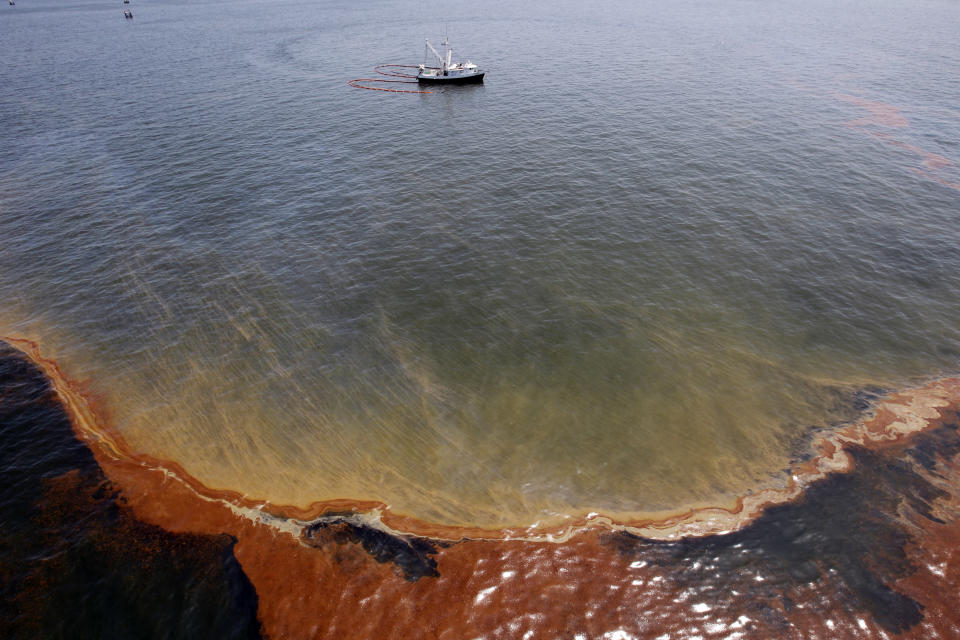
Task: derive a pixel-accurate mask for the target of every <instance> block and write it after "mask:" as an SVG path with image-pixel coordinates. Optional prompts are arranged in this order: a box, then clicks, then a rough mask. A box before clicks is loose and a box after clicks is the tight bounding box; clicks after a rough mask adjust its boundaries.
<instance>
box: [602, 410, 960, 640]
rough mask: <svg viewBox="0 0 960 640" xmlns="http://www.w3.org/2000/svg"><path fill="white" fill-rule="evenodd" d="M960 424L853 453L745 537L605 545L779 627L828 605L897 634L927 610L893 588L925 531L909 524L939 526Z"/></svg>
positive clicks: (625, 537) (953, 418)
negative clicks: (942, 467)
mask: <svg viewBox="0 0 960 640" xmlns="http://www.w3.org/2000/svg"><path fill="white" fill-rule="evenodd" d="M958 424H960V421H958V418H957V415H956V414H955V413H950V414H947V415H945V417H944V420H943V423H942V424H941V425H940V426H938V427H936V428H934V429H931V430H929V431H927V432H924V433H921V434H919V435H917V436H915V437H914V438H913V440H912V441H911V443H910V446H909V447H906V446H897V447H888V448H885V449H881V450H870V449H867V448H864V447H851V448H849V449H848V453H849V454H850V455H851V456H852V457H853V459H854V468H853V470H852V471H850V472H846V473H835V474H831V475H829V476H827V477H826V478H824V479H822V480H820V481H818V482H815V483H813V484H812V485H811V486H810V487H808V488H807V489H806V491H805V492H804V493H803V495H802V496H800V498H798V499H797V500H796V501H795V502H793V503H790V504H783V505H778V506H774V507H771V508H768V509H767V510H766V511H765V512H764V513H763V515H761V516H760V517H759V518H758V519H757V520H756V521H754V522H753V523H751V524H750V525H748V526H747V527H745V528H744V529H742V530H740V531H737V532H734V533H730V534H727V535H720V536H710V537H706V538H686V539H682V540H680V541H676V542H673V541H669V542H665V541H655V540H648V539H643V538H640V537H637V536H634V535H630V534H628V533H617V534H613V533H611V534H606V535H605V536H604V542H605V544H608V545H611V546H613V547H614V548H616V549H617V550H619V551H620V552H621V553H623V554H629V555H637V556H642V557H643V559H644V560H646V561H647V562H650V563H653V564H655V565H657V566H659V567H662V568H663V570H664V575H665V578H666V579H669V580H674V581H676V582H677V583H678V586H679V587H680V588H683V589H687V588H690V589H693V590H694V591H696V592H697V593H699V594H700V595H701V596H703V597H704V598H707V599H708V600H710V601H712V602H716V603H726V606H727V607H728V608H729V609H731V610H739V611H750V610H754V611H755V613H756V614H757V615H758V616H760V617H762V618H763V619H764V621H765V622H766V623H767V624H768V625H770V627H771V628H774V629H775V628H777V627H778V626H781V625H786V615H788V614H789V613H790V611H791V610H792V609H793V608H794V607H795V606H796V605H797V604H798V603H799V604H811V605H813V607H816V605H817V602H827V601H829V602H840V603H843V604H844V606H845V607H846V608H848V609H850V610H852V611H861V612H865V613H869V615H870V616H871V617H872V619H873V620H874V621H876V622H877V623H878V624H879V625H881V626H882V627H883V628H884V629H886V630H887V631H890V632H893V633H900V632H903V631H906V630H908V629H911V628H913V627H915V626H916V625H917V624H918V623H919V622H920V621H921V620H922V619H923V615H924V610H923V606H922V605H921V604H920V603H919V602H917V601H915V600H913V599H912V598H910V597H908V596H906V595H904V594H902V593H900V592H898V591H897V590H896V589H894V588H893V586H892V585H894V584H896V582H897V581H898V580H900V579H902V578H905V577H907V576H909V575H911V574H913V573H914V572H915V571H916V567H915V566H914V565H913V564H912V563H911V562H910V560H909V558H908V555H907V548H908V543H911V542H915V543H920V544H922V541H918V540H914V539H913V538H912V536H914V535H916V534H917V532H918V531H919V529H918V528H917V527H914V526H911V520H914V521H915V520H916V519H917V518H923V519H926V520H929V521H931V522H935V523H941V522H942V520H941V519H940V518H938V517H937V516H936V515H934V504H935V502H936V501H937V500H938V499H942V498H946V497H947V496H948V494H947V493H946V491H945V490H944V489H942V488H940V487H938V486H936V485H934V484H933V482H931V479H930V478H929V477H928V476H929V474H930V473H934V474H935V473H936V468H937V462H938V461H939V460H951V459H953V458H954V457H955V456H956V455H958V454H960V432H958ZM810 587H816V588H813V589H811V588H810ZM734 594H738V595H734ZM811 598H815V599H816V601H815V602H812V603H811V602H809V601H810V599H811ZM784 628H785V627H784Z"/></svg>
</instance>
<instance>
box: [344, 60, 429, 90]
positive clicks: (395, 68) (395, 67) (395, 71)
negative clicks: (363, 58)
mask: <svg viewBox="0 0 960 640" xmlns="http://www.w3.org/2000/svg"><path fill="white" fill-rule="evenodd" d="M416 68H418V67H417V65H415V64H378V65H377V66H375V67H374V68H373V70H374V71H375V72H377V73H379V74H380V75H382V76H393V77H395V78H412V80H384V79H383V78H356V79H354V80H348V81H347V84H348V85H350V86H351V87H353V88H355V89H369V90H370V91H389V92H390V93H433V91H419V90H416V91H414V90H412V89H388V88H386V87H367V86H364V85H362V84H357V83H359V82H363V83H369V82H396V83H398V84H419V83H418V82H417V76H415V75H410V74H409V73H404V72H403V71H399V69H416Z"/></svg>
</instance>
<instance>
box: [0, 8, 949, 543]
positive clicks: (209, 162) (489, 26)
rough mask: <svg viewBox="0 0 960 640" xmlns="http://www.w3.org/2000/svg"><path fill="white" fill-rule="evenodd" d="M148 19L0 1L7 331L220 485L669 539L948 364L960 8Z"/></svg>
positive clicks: (429, 514)
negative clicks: (442, 69) (36, 344)
mask: <svg viewBox="0 0 960 640" xmlns="http://www.w3.org/2000/svg"><path fill="white" fill-rule="evenodd" d="M131 8H132V10H133V12H134V15H135V18H134V20H132V21H129V20H124V18H123V16H122V9H123V5H121V4H120V3H119V2H104V1H96V2H94V1H89V0H20V2H18V4H17V5H16V6H15V7H6V6H4V7H3V10H2V11H0V42H2V43H3V61H2V67H0V87H2V89H0V240H2V251H0V300H3V304H2V306H0V334H2V335H18V336H27V337H31V338H35V339H38V340H39V341H40V342H41V344H42V345H43V347H44V349H45V351H46V352H47V353H49V354H50V355H52V356H54V357H56V358H58V359H59V360H60V361H61V362H62V363H63V365H64V366H65V367H66V369H67V371H68V372H69V373H70V374H71V375H73V376H74V377H77V378H87V379H89V380H90V384H91V387H92V389H94V390H95V391H96V392H97V393H99V394H100V395H101V396H102V398H103V400H104V404H105V405H106V406H107V407H108V409H109V410H110V412H111V416H112V419H113V420H114V422H115V425H116V426H117V428H118V429H119V430H120V431H121V432H122V433H123V434H124V435H125V436H126V437H127V438H128V440H129V441H130V443H131V444H132V445H133V446H134V448H136V449H137V450H139V451H143V452H147V453H151V454H153V455H156V456H158V457H162V458H167V459H172V460H176V461H178V462H180V463H181V464H183V465H184V466H185V468H186V469H187V470H188V471H190V472H191V473H193V474H194V475H196V476H197V477H198V478H200V479H201V480H202V481H204V482H205V483H207V484H208V485H210V486H212V487H221V488H232V489H237V490H239V491H241V492H244V493H246V494H248V495H250V496H253V497H257V498H263V499H268V500H272V501H274V502H277V503H293V504H308V503H310V502H312V501H314V500H318V499H325V498H344V497H346V498H358V499H379V500H384V501H385V502H387V503H389V504H390V505H391V506H392V508H393V509H394V510H395V511H397V512H400V513H406V514H411V515H415V516H418V517H421V518H424V519H427V520H431V521H436V522H442V523H448V524H465V523H471V524H480V525H485V526H497V525H504V524H530V523H533V522H537V521H543V520H553V519H558V518H563V517H567V516H573V515H581V514H583V513H586V512H588V511H599V512H604V513H609V514H629V513H639V512H649V511H661V510H672V509H678V508H682V507H684V506H688V505H691V504H700V503H711V502H715V501H717V500H723V499H729V497H730V496H732V495H736V494H738V493H742V492H744V491H747V490H749V489H750V488H752V487H755V486H758V485H759V484H764V483H776V482H779V481H781V479H780V475H779V474H780V470H781V469H782V468H783V467H784V465H785V464H786V463H787V461H788V460H789V459H790V458H791V457H793V456H796V455H800V454H802V453H803V451H804V442H805V441H804V436H805V434H807V433H809V430H810V427H818V426H826V425H829V424H833V423H835V422H837V421H841V420H844V419H848V418H850V417H851V416H852V415H854V413H853V411H854V408H855V403H854V402H853V401H852V400H851V398H852V397H853V394H854V393H855V391H856V390H858V389H860V388H863V387H864V386H882V387H890V388H895V387H897V386H898V385H902V384H905V383H907V382H909V381H912V380H915V379H918V378H926V377H930V376H936V375H942V374H944V373H948V372H955V371H956V370H957V369H958V364H960V316H958V314H957V310H958V309H960V227H958V225H957V219H958V214H960V165H958V163H960V146H958V140H960V107H958V105H960V79H958V75H957V70H958V69H960V45H958V44H957V38H956V36H957V29H956V25H958V24H960V6H958V5H957V3H956V2H951V1H949V0H918V1H911V2H869V3H867V2H851V1H844V2H840V3H835V2H822V1H820V0H815V1H814V2H812V3H811V2H804V3H799V2H796V3H784V2H780V3H763V2H753V1H741V0H729V1H725V2H700V1H681V2H662V1H652V2H642V3H634V2H607V3H601V4H599V5H597V4H593V3H590V4H586V3H573V2H549V3H548V2H532V3H522V5H518V4H516V3H506V2H488V3H480V4H476V3H473V4H470V5H469V6H467V7H461V6H448V5H446V4H440V3H433V2H402V1H383V2H367V3H362V4H361V5H357V4H356V3H335V2H292V1H287V0H279V1H275V2H268V3H265V2H253V1H250V0H237V1H230V2H222V1H213V2H204V3H196V2H184V1H178V0H134V2H133V4H132V5H131ZM8 9H9V10H8ZM444 31H446V32H447V33H448V34H449V35H450V38H451V41H452V42H453V44H454V46H455V48H456V50H457V57H460V56H461V54H462V57H469V58H471V59H472V60H473V61H474V62H477V63H479V64H480V65H481V66H482V67H484V68H485V69H486V70H487V74H488V75H487V78H486V81H485V83H484V84H483V85H481V86H472V87H460V88H450V89H443V90H439V91H437V92H435V93H433V94H431V95H408V94H390V93H383V92H375V91H363V90H359V89H353V88H351V87H349V86H347V84H346V83H347V81H348V80H350V79H353V78H360V77H371V76H372V75H373V73H372V67H373V66H374V65H375V64H379V63H400V64H417V63H419V62H422V61H423V38H424V37H429V38H431V39H433V40H434V41H436V40H439V38H440V36H442V34H443V33H444ZM388 86H397V87H401V88H403V87H404V85H388ZM411 88H413V87H412V86H411Z"/></svg>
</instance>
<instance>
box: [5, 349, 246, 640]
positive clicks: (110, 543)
mask: <svg viewBox="0 0 960 640" xmlns="http://www.w3.org/2000/svg"><path fill="white" fill-rule="evenodd" d="M0 486H3V487H4V489H3V492H2V494H0V512H2V513H3V526H2V527H0V637H3V638H30V639H34V638H188V637H189V638H237V639H239V638H258V637H260V625H259V623H258V621H257V619H256V611H257V604H258V600H257V594H256V592H255V590H254V588H253V585H252V584H251V583H250V581H249V580H248V579H247V577H246V575H245V574H244V573H243V571H242V570H241V568H240V565H239V563H238V562H237V560H236V558H235V557H234V553H233V547H234V544H235V543H236V540H235V539H234V538H232V537H231V536H228V535H216V536H210V535H189V534H175V533H170V532H168V531H165V530H163V529H161V528H159V527H156V526H153V525H149V524H146V523H143V522H140V521H138V520H137V519H136V518H135V517H134V516H133V514H132V512H131V510H130V509H129V508H127V507H126V506H124V504H123V499H122V496H121V494H120V493H119V492H118V491H117V489H116V487H114V486H113V485H112V484H110V483H109V482H108V481H107V479H106V478H105V476H104V475H103V473H102V472H101V470H100V468H99V466H98V465H97V463H96V461H95V459H94V458H93V455H92V454H91V452H90V450H89V449H88V448H87V447H86V446H85V445H84V444H83V443H81V442H79V441H78V440H77V439H76V437H75V436H74V434H73V430H72V427H71V424H70V421H69V418H68V417H67V415H66V413H65V412H64V409H63V407H62V405H61V404H60V402H59V400H58V398H57V396H56V394H55V393H54V391H53V390H52V388H51V386H50V384H49V382H48V381H47V379H46V378H45V376H44V375H43V373H42V372H41V371H40V370H39V369H38V368H37V367H35V366H34V365H33V364H32V363H30V362H29V361H27V360H26V359H25V358H24V357H23V356H22V355H21V354H20V352H19V351H17V350H15V349H12V348H10V347H9V346H8V345H6V344H4V343H2V342H0Z"/></svg>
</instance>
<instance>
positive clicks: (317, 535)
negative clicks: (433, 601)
mask: <svg viewBox="0 0 960 640" xmlns="http://www.w3.org/2000/svg"><path fill="white" fill-rule="evenodd" d="M302 539H303V541H304V542H305V543H306V544H308V545H310V546H313V547H324V546H326V545H329V544H335V545H343V544H359V545H360V546H362V547H363V549H364V551H366V552H367V553H368V554H369V555H370V556H371V557H372V558H373V559H374V560H376V561H377V562H380V563H385V562H390V563H392V564H394V565H395V566H396V567H397V569H398V570H399V571H400V572H401V573H402V574H403V577H404V578H405V579H406V580H408V581H410V582H416V581H417V580H419V579H420V578H436V577H438V576H439V575H440V572H439V571H438V570H437V560H436V558H434V557H433V556H434V555H436V553H437V551H438V550H439V548H441V547H444V546H447V545H445V544H444V543H441V542H437V541H435V540H429V539H427V538H420V537H417V536H406V535H403V536H401V535H393V534H390V533H388V532H386V531H381V530H380V529H375V528H373V527H371V526H369V525H366V524H358V523H355V522H351V521H350V517H349V516H346V515H336V516H333V517H330V516H328V517H325V518H323V519H321V520H320V521H319V522H315V523H313V524H311V525H310V526H308V527H307V528H306V529H305V530H304V532H303V537H302Z"/></svg>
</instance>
